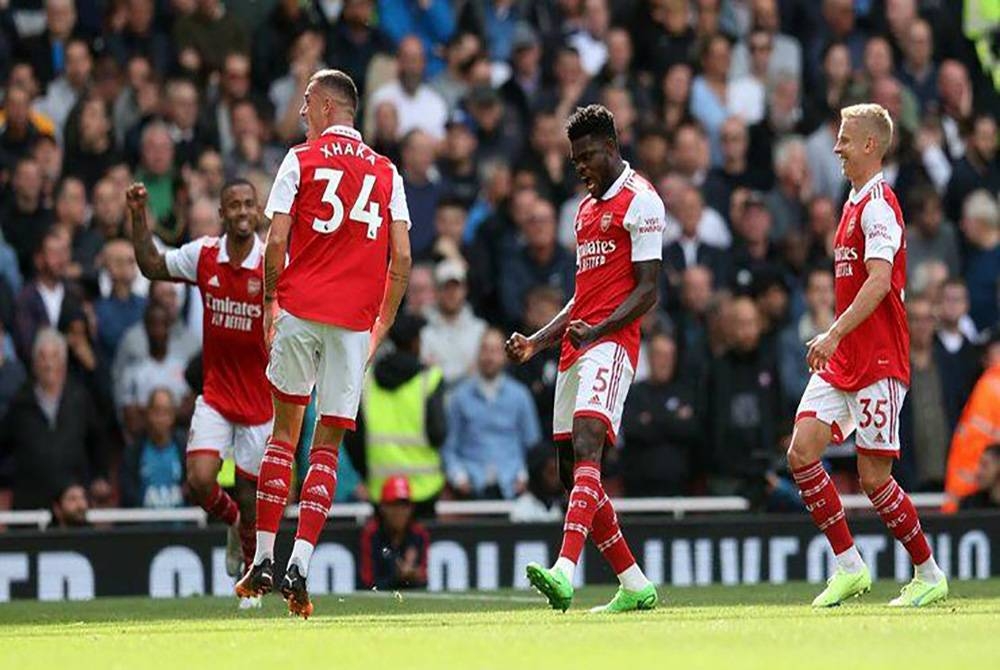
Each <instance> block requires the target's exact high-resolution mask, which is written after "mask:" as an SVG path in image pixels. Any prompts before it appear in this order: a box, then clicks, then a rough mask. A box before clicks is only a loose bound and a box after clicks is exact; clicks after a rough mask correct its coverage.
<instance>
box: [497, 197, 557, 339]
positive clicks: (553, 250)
mask: <svg viewBox="0 0 1000 670" xmlns="http://www.w3.org/2000/svg"><path fill="white" fill-rule="evenodd" d="M521 232H522V233H523V235H524V241H523V243H522V244H520V245H518V247H517V248H516V250H515V251H514V252H513V253H512V254H510V255H508V256H504V257H502V258H501V259H500V268H499V270H500V272H499V277H500V306H501V308H502V311H503V319H504V322H505V323H507V324H509V325H511V326H514V325H517V324H518V323H519V322H520V318H521V314H523V313H524V298H525V296H526V295H527V294H528V291H530V290H531V289H532V288H534V287H535V286H552V287H554V288H558V289H559V290H560V291H562V294H563V299H564V300H569V299H570V297H572V295H573V286H574V283H575V282H576V262H575V259H574V258H573V257H572V256H570V255H569V252H567V251H566V250H565V249H564V248H562V247H561V246H559V244H558V242H557V241H556V213H555V210H554V209H553V208H552V204H551V203H549V202H548V201H547V200H542V199H540V198H539V199H537V200H535V202H534V205H533V206H532V209H531V213H530V216H529V217H528V219H527V222H526V223H525V225H524V228H523V230H522V231H521Z"/></svg>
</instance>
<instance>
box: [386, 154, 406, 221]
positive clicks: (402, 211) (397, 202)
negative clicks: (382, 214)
mask: <svg viewBox="0 0 1000 670" xmlns="http://www.w3.org/2000/svg"><path fill="white" fill-rule="evenodd" d="M389 214H390V215H391V220H392V221H406V229H407V230H409V229H410V206H409V205H408V204H406V189H405V188H404V187H403V178H402V177H400V176H399V170H397V169H396V166H395V165H393V166H392V197H391V198H390V200H389Z"/></svg>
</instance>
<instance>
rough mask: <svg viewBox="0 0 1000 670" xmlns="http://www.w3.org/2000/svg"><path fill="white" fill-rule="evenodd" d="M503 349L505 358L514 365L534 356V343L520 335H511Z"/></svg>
mask: <svg viewBox="0 0 1000 670" xmlns="http://www.w3.org/2000/svg"><path fill="white" fill-rule="evenodd" d="M504 349H505V350H506V351H507V358H509V359H510V360H511V361H513V362H514V363H524V362H525V361H526V360H528V359H529V358H531V357H532V356H534V355H535V343H534V342H532V341H531V339H530V338H528V337H525V336H524V335H522V334H521V333H514V334H513V335H511V336H510V337H509V338H508V339H507V343H506V344H505V345H504Z"/></svg>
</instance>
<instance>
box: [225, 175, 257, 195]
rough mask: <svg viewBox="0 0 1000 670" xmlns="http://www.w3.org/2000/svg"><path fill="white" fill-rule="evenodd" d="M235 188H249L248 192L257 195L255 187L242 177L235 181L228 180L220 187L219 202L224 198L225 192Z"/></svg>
mask: <svg viewBox="0 0 1000 670" xmlns="http://www.w3.org/2000/svg"><path fill="white" fill-rule="evenodd" d="M237 186H249V187H250V190H251V191H253V194H254V196H255V197H256V195H257V187H255V186H254V185H253V182H251V181H250V180H249V179H244V178H243V177H237V178H235V179H229V180H227V181H226V183H225V184H223V185H222V190H221V191H219V200H222V199H223V198H225V197H226V191H228V190H229V189H231V188H236V187H237Z"/></svg>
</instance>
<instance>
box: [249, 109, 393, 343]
mask: <svg viewBox="0 0 1000 670" xmlns="http://www.w3.org/2000/svg"><path fill="white" fill-rule="evenodd" d="M264 213H265V214H266V215H267V217H268V218H273V217H274V215H275V213H279V214H290V215H291V217H292V230H291V240H290V242H289V247H288V265H287V267H286V268H285V269H284V270H283V271H282V273H281V277H280V278H279V279H278V304H279V305H281V308H282V309H284V310H286V311H288V312H289V313H291V314H294V315H295V316H297V317H299V318H301V319H308V320H310V321H318V322H320V323H326V324H330V325H334V326H338V327H340V328H345V329H347V330H354V331H366V330H370V329H371V327H372V325H373V324H374V323H375V318H376V317H377V316H378V311H379V308H380V306H381V304H382V297H383V294H384V292H385V274H386V270H387V269H388V264H389V224H390V223H391V222H392V221H407V222H409V220H410V212H409V209H408V208H407V206H406V195H405V193H404V192H403V180H402V178H401V177H400V176H399V173H398V172H397V171H396V167H395V166H394V165H393V164H392V161H390V160H389V159H388V158H385V157H384V156H381V155H379V154H377V153H375V152H374V151H372V150H371V149H370V148H368V146H367V145H366V144H365V143H364V142H362V141H361V133H359V132H358V131H357V130H355V129H354V128H349V127H347V126H331V127H330V128H327V129H326V130H325V131H324V132H323V134H322V135H321V136H320V137H319V138H317V139H315V140H313V141H311V142H306V143H305V144H300V145H298V146H296V147H293V148H292V149H291V150H290V151H289V152H288V154H287V155H286V156H285V160H284V161H283V162H282V164H281V167H280V168H279V169H278V176H277V178H276V179H275V182H274V186H273V187H272V188H271V194H270V196H269V197H268V199H267V207H266V208H265V209H264Z"/></svg>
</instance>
